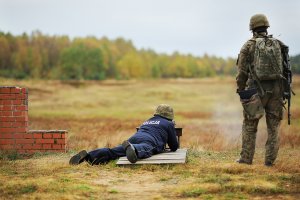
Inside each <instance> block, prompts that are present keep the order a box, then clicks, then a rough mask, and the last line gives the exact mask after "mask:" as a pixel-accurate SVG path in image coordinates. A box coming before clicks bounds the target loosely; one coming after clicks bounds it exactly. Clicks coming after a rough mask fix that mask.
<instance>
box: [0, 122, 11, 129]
mask: <svg viewBox="0 0 300 200" xmlns="http://www.w3.org/2000/svg"><path fill="white" fill-rule="evenodd" d="M0 127H8V128H9V127H13V123H12V122H1V123H0Z"/></svg>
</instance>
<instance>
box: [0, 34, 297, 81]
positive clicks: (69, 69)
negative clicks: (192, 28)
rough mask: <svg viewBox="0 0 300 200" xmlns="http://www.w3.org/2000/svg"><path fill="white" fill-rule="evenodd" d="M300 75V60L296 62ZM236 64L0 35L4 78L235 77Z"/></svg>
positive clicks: (123, 45) (87, 41)
mask: <svg viewBox="0 0 300 200" xmlns="http://www.w3.org/2000/svg"><path fill="white" fill-rule="evenodd" d="M296 61H297V63H298V65H297V70H298V71H297V72H298V73H299V72H300V70H299V69H300V64H299V63H300V61H299V57H298V60H296ZM235 62H236V59H234V58H226V59H224V58H221V57H217V56H209V55H203V56H201V57H196V56H193V55H190V54H180V53H179V52H174V53H173V54H171V55H168V54H164V53H161V54H158V53H156V52H155V51H153V50H151V49H140V50H138V49H137V48H136V47H135V46H134V45H133V43H132V42H131V41H130V40H125V39H123V38H117V39H114V40H110V39H108V38H106V37H103V38H96V37H92V36H91V37H85V38H79V37H78V38H74V39H70V38H69V37H68V36H49V35H44V34H42V33H41V32H39V31H35V32H32V33H31V34H30V35H28V34H26V33H24V34H22V35H16V36H14V35H12V34H10V33H4V32H0V76H1V77H7V78H17V79H24V78H36V79H60V80H83V79H85V80H104V79H108V78H109V79H111V78H113V79H131V78H177V77H183V78H199V77H211V76H216V75H235V74H236V66H235Z"/></svg>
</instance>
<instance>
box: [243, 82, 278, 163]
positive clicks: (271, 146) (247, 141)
mask: <svg viewBox="0 0 300 200" xmlns="http://www.w3.org/2000/svg"><path fill="white" fill-rule="evenodd" d="M275 86H276V85H275ZM266 91H267V92H266V94H265V95H264V96H263V97H262V98H261V101H262V104H263V107H264V111H265V114H266V124H267V132H268V139H267V141H266V144H265V149H266V153H265V162H266V163H267V162H269V163H274V161H275V160H276V157H277V154H278V150H279V127H280V122H281V120H282V117H283V100H282V95H281V93H280V88H278V87H274V86H273V88H272V90H271V91H268V90H266ZM243 113H244V121H243V128H242V151H241V159H242V160H243V161H245V162H247V163H252V160H253V156H254V152H255V142H256V133H257V126H258V122H259V119H255V118H251V117H250V116H249V115H247V113H246V112H245V111H244V112H243Z"/></svg>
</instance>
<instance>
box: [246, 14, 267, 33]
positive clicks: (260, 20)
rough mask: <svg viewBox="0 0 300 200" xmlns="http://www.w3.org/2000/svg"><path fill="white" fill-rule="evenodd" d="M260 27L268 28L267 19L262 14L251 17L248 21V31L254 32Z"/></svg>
mask: <svg viewBox="0 0 300 200" xmlns="http://www.w3.org/2000/svg"><path fill="white" fill-rule="evenodd" d="M261 26H266V27H270V24H269V21H268V19H267V17H266V16H265V15H264V14H256V15H253V16H252V17H251V19H250V24H249V29H250V30H254V29H255V28H257V27H261Z"/></svg>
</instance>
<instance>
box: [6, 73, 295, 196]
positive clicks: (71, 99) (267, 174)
mask: <svg viewBox="0 0 300 200" xmlns="http://www.w3.org/2000/svg"><path fill="white" fill-rule="evenodd" d="M0 84H1V85H17V86H21V87H27V88H28V89H29V120H30V129H47V130H50V129H66V130H68V132H69V133H68V138H67V139H68V149H69V152H68V153H66V154H35V155H34V156H33V157H30V158H28V159H21V158H20V157H18V156H17V155H5V154H3V153H2V154H0V178H1V180H2V181H1V182H0V199H50V198H52V199H121V198H127V199H299V196H300V160H299V157H300V151H299V150H300V96H299V95H296V96H295V97H294V98H293V102H292V125H291V126H288V125H287V119H286V114H285V118H284V120H283V121H282V126H281V149H280V152H279V156H278V159H277V162H276V165H275V166H274V167H272V168H267V167H265V166H264V165H263V163H264V162H263V161H264V148H263V147H264V143H265V141H266V134H267V133H266V126H265V121H264V119H262V120H261V122H260V125H259V131H258V137H257V151H256V154H255V159H254V164H253V165H251V166H245V165H239V164H236V163H235V162H234V160H235V159H236V158H238V157H239V151H240V145H241V124H242V107H241V105H240V103H239V98H238V96H237V94H236V93H235V83H234V78H233V77H224V78H221V77H219V78H210V79H172V80H144V81H142V80H128V81H115V80H107V81H81V82H80V81H79V82H61V81H42V80H27V81H26V80H24V81H16V80H8V79H0ZM293 86H294V91H295V92H296V93H297V94H300V78H299V77H297V78H296V79H295V81H294V85H293ZM161 103H167V104H170V105H172V106H173V108H174V111H175V120H176V124H177V126H179V127H183V137H182V143H181V145H182V148H188V149H189V151H188V162H187V163H186V164H183V165H144V166H131V167H118V166H116V165H115V162H110V163H108V164H107V165H100V166H93V167H92V166H89V165H87V164H82V165H80V166H75V167H74V166H69V165H68V160H69V158H70V156H71V155H73V154H74V153H75V152H76V151H78V150H81V149H87V150H91V149H94V148H98V147H104V146H105V147H112V146H115V145H117V144H119V143H121V142H122V141H123V140H125V139H126V138H128V137H129V136H131V135H132V134H133V133H134V131H135V127H137V126H139V125H140V124H141V123H142V122H143V121H144V120H146V119H147V118H149V117H151V116H152V114H153V111H154V108H155V107H156V105H158V104H161Z"/></svg>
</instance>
